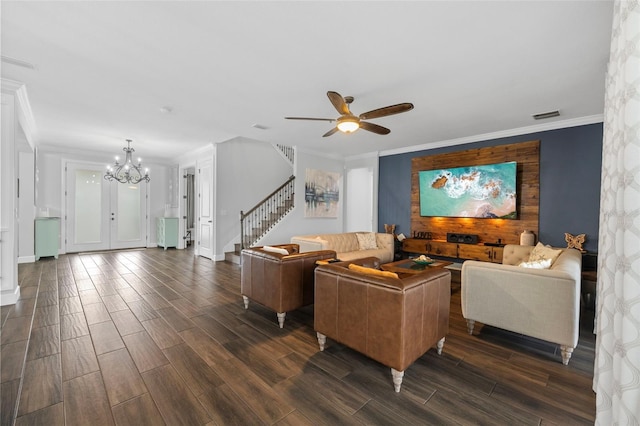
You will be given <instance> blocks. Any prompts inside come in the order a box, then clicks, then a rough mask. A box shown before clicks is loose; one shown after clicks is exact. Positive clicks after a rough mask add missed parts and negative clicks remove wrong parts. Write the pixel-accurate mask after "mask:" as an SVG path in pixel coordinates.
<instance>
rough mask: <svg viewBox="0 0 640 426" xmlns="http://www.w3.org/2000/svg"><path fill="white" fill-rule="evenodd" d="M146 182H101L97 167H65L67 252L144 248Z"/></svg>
mask: <svg viewBox="0 0 640 426" xmlns="http://www.w3.org/2000/svg"><path fill="white" fill-rule="evenodd" d="M147 186H148V184H147V183H146V182H142V183H138V184H135V185H134V184H122V183H119V182H115V181H107V180H105V179H104V169H103V168H102V167H101V166H100V165H97V164H91V163H72V162H69V163H67V165H66V191H65V193H66V211H67V215H66V251H67V252H70V253H71V252H80V251H95V250H110V249H123V248H136V247H146V245H147Z"/></svg>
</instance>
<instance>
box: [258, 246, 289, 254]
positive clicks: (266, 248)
mask: <svg viewBox="0 0 640 426" xmlns="http://www.w3.org/2000/svg"><path fill="white" fill-rule="evenodd" d="M262 250H264V251H268V252H271V253H279V254H282V255H284V256H286V255H288V254H289V252H288V251H287V250H286V249H283V248H282V247H272V246H264V247H262Z"/></svg>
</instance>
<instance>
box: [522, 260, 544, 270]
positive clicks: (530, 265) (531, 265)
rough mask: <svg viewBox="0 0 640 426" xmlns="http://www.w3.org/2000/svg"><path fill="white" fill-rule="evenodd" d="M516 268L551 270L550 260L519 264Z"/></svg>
mask: <svg viewBox="0 0 640 426" xmlns="http://www.w3.org/2000/svg"><path fill="white" fill-rule="evenodd" d="M518 266H520V267H522V268H531V269H549V268H551V259H542V260H537V261H534V262H521V263H520V264H519V265H518Z"/></svg>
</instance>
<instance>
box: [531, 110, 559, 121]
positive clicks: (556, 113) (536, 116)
mask: <svg viewBox="0 0 640 426" xmlns="http://www.w3.org/2000/svg"><path fill="white" fill-rule="evenodd" d="M558 116H560V111H558V110H555V111H549V112H541V113H540V114H533V118H534V120H544V119H545V118H551V117H558Z"/></svg>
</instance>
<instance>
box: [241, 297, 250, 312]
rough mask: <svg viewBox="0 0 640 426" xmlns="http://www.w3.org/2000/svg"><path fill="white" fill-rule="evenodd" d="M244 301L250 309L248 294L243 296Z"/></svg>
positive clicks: (245, 306)
mask: <svg viewBox="0 0 640 426" xmlns="http://www.w3.org/2000/svg"><path fill="white" fill-rule="evenodd" d="M242 301H243V302H244V308H245V309H249V298H248V297H247V296H242Z"/></svg>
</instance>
